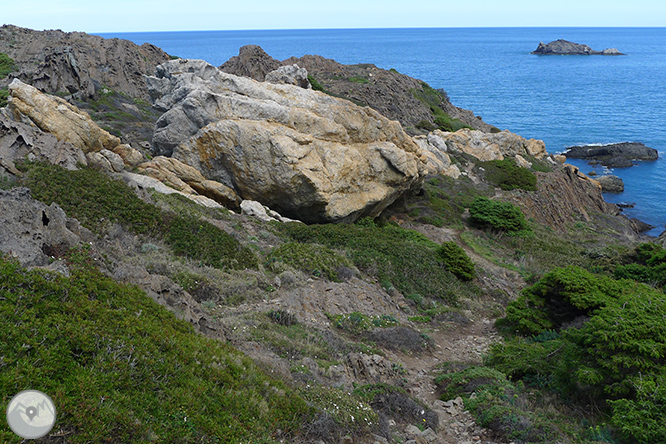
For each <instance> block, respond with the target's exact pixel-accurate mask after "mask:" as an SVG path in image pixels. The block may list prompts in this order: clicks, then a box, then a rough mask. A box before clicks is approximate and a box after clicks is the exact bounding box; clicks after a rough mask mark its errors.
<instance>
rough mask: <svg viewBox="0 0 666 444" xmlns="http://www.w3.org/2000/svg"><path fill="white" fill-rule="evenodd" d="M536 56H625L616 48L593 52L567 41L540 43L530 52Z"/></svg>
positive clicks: (583, 46)
mask: <svg viewBox="0 0 666 444" xmlns="http://www.w3.org/2000/svg"><path fill="white" fill-rule="evenodd" d="M531 54H537V55H625V54H622V53H621V52H620V51H619V50H617V49H616V48H607V49H604V50H603V51H595V50H593V49H592V48H590V47H589V46H587V45H581V44H580V43H574V42H570V41H568V40H563V39H559V40H555V41H552V42H550V43H548V44H546V43H543V42H540V43H539V46H538V47H537V49H535V50H534V51H532V52H531Z"/></svg>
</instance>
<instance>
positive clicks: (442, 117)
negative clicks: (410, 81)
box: [411, 82, 471, 132]
mask: <svg viewBox="0 0 666 444" xmlns="http://www.w3.org/2000/svg"><path fill="white" fill-rule="evenodd" d="M411 93H412V95H413V96H414V98H416V99H417V100H418V101H420V102H421V103H423V104H424V105H425V106H427V107H428V108H430V112H431V113H432V116H433V118H434V121H435V126H436V127H437V128H439V129H441V130H442V131H449V132H454V131H458V130H459V129H462V128H471V127H470V126H469V125H466V124H464V123H463V122H461V121H460V120H458V119H454V118H453V117H451V116H450V115H448V114H447V113H446V111H444V109H443V106H444V105H445V104H446V103H447V102H448V101H449V99H448V95H447V94H446V91H443V90H436V89H434V88H432V87H431V86H430V85H428V84H427V83H425V82H421V89H413V90H411ZM424 129H425V128H424Z"/></svg>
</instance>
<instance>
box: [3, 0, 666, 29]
mask: <svg viewBox="0 0 666 444" xmlns="http://www.w3.org/2000/svg"><path fill="white" fill-rule="evenodd" d="M3 3H4V4H3V5H2V7H1V8H0V21H1V22H2V23H5V24H14V25H18V26H23V27H27V28H33V29H62V30H63V31H84V32H123V31H186V30H235V29H311V28H396V27H398V28H405V27H495V26H499V27H504V26H656V27H664V26H666V1H664V0H634V1H627V0H622V1H618V0H558V1H547V2H545V1H539V0H455V1H449V0H409V1H405V0H281V1H280V0H235V1H226V0H225V1H214V0H189V1H183V0H76V1H75V0H21V1H18V0H14V1H5V2H3Z"/></svg>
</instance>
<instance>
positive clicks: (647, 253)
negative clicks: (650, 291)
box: [614, 243, 666, 288]
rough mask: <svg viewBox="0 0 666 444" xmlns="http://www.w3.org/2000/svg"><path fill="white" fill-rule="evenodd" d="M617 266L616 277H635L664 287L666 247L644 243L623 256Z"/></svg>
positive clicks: (665, 283) (640, 280) (665, 279)
mask: <svg viewBox="0 0 666 444" xmlns="http://www.w3.org/2000/svg"><path fill="white" fill-rule="evenodd" d="M621 261H622V262H623V263H622V264H620V265H618V266H617V267H616V268H615V271H614V275H615V278H616V279H633V280H635V281H639V282H644V283H646V284H650V285H654V286H656V287H659V288H662V287H663V286H664V285H666V249H664V248H663V247H662V246H660V245H658V244H647V243H643V244H640V245H638V246H637V247H636V248H635V249H634V250H633V251H631V252H629V253H628V254H626V255H625V257H624V258H621Z"/></svg>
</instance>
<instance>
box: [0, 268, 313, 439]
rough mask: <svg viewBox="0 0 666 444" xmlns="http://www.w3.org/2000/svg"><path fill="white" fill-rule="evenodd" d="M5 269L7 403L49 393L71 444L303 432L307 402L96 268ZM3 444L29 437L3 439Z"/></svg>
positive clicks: (0, 271)
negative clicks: (65, 272)
mask: <svg viewBox="0 0 666 444" xmlns="http://www.w3.org/2000/svg"><path fill="white" fill-rule="evenodd" d="M71 270H72V275H71V277H63V276H60V275H53V274H50V273H45V272H38V271H30V272H28V271H26V270H24V269H23V268H21V267H20V265H18V263H16V262H14V261H8V260H6V259H4V258H0V326H1V329H2V331H3V336H4V340H3V341H2V343H0V356H2V359H1V360H0V366H1V367H2V368H3V370H2V371H0V393H2V402H3V403H4V404H6V403H7V402H9V399H10V398H11V396H13V395H14V394H15V393H17V392H18V391H20V390H24V389H39V390H42V391H44V392H46V393H48V394H49V395H50V396H51V398H52V399H53V400H54V402H55V404H56V406H57V409H58V421H57V423H56V426H55V427H56V428H55V429H54V432H58V431H61V432H63V433H66V434H67V438H68V441H70V442H73V443H83V442H97V441H99V439H100V437H104V438H107V439H110V440H112V441H114V442H148V441H158V442H256V443H269V442H274V440H275V439H279V438H280V437H277V436H275V435H274V433H275V431H276V430H277V429H280V430H283V431H284V432H285V433H286V434H287V436H288V435H290V434H294V433H296V432H298V430H299V429H300V428H301V427H302V424H303V422H304V421H307V420H309V419H310V418H312V411H311V409H310V408H309V407H308V406H307V405H306V403H305V402H304V401H303V400H302V399H300V398H299V397H298V396H296V395H295V394H294V393H293V392H292V391H290V390H289V389H288V388H287V387H285V386H284V385H283V384H282V383H280V382H277V381H274V380H271V379H270V378H268V377H267V376H266V375H264V374H263V373H261V372H260V371H259V370H258V369H257V367H256V366H255V365H254V364H253V363H252V361H251V360H250V359H248V358H247V357H245V356H244V355H242V354H241V353H239V352H238V351H236V350H234V349H233V348H231V347H230V346H228V345H226V344H224V343H222V342H219V341H214V340H210V339H206V338H204V337H202V336H201V335H199V334H197V333H195V331H194V330H193V328H192V327H191V326H190V325H189V324H187V323H186V322H184V321H180V320H178V319H176V318H175V316H174V315H173V314H171V313H169V312H168V311H167V310H166V309H164V308H162V307H160V306H159V305H158V304H157V303H155V302H153V301H152V300H151V299H150V298H148V297H147V296H146V295H145V293H143V292H142V291H140V290H138V289H137V288H136V287H133V286H126V285H121V284H118V283H116V282H114V281H112V280H111V279H109V278H108V277H106V276H104V275H102V274H101V273H100V272H98V271H97V270H95V269H94V268H85V267H76V266H71ZM0 441H3V442H15V443H18V442H20V438H18V437H17V436H16V435H14V434H12V433H10V432H9V430H8V429H7V428H4V427H3V428H2V429H0Z"/></svg>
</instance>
